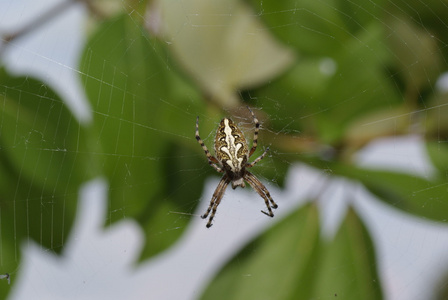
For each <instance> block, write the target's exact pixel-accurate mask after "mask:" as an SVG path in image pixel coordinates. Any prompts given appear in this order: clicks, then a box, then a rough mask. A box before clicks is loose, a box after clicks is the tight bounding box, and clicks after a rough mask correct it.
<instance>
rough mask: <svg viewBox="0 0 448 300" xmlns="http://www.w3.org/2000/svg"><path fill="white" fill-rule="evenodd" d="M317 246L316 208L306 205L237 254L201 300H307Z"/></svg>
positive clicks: (316, 260)
mask: <svg viewBox="0 0 448 300" xmlns="http://www.w3.org/2000/svg"><path fill="white" fill-rule="evenodd" d="M318 246H319V222H318V215H317V208H316V207H315V206H314V205H306V206H305V207H303V208H301V209H300V210H297V211H295V212H294V213H292V214H291V215H289V216H288V217H287V218H285V219H284V220H282V221H280V223H278V224H276V225H275V226H273V227H272V228H270V229H268V230H267V231H266V232H264V233H263V234H262V235H261V236H259V237H257V238H256V239H255V240H254V241H252V242H251V243H250V244H249V245H247V246H246V247H245V248H244V249H243V250H241V251H240V252H239V253H238V254H237V255H236V256H235V257H234V258H233V259H232V260H231V261H230V262H229V263H228V264H227V265H226V266H225V267H224V268H223V269H222V270H221V271H220V273H219V274H218V275H217V276H216V278H215V279H214V280H213V281H212V283H211V284H210V285H209V286H208V287H207V289H206V291H205V292H204V294H203V295H202V296H201V299H216V300H219V299H225V300H237V299H241V300H243V299H308V296H309V295H311V292H312V289H313V276H312V274H313V273H314V272H315V270H316V268H315V266H316V264H317V263H318V257H317V255H316V254H317V249H318ZM295 295H296V296H297V295H300V297H296V296H295Z"/></svg>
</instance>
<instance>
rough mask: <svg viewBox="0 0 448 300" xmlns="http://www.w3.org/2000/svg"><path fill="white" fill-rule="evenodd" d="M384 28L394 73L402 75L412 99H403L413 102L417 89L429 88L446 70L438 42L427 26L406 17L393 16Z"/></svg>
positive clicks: (417, 95)
mask: <svg viewBox="0 0 448 300" xmlns="http://www.w3.org/2000/svg"><path fill="white" fill-rule="evenodd" d="M386 28H387V30H388V34H387V43H388V45H389V48H390V50H391V51H392V53H393V57H394V64H395V69H396V71H397V73H398V74H397V76H399V77H401V78H403V81H404V83H405V88H406V89H407V90H406V93H408V94H407V95H406V96H407V97H408V98H409V97H413V98H414V99H406V100H407V101H409V100H414V101H416V100H418V99H417V97H419V91H421V90H422V89H424V88H432V87H433V86H434V83H435V81H436V79H437V78H438V77H439V75H440V73H441V72H442V71H443V70H444V69H445V70H446V66H445V67H443V66H444V65H443V64H442V61H443V58H442V56H441V52H440V51H439V45H438V41H437V40H436V38H435V36H434V34H432V33H431V32H429V31H428V29H427V28H420V27H419V26H417V25H416V24H415V23H414V22H413V21H412V20H411V19H409V18H408V17H403V16H401V17H400V16H393V17H391V18H389V20H388V21H387V26H386ZM395 77H396V76H395Z"/></svg>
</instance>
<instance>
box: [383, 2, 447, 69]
mask: <svg viewBox="0 0 448 300" xmlns="http://www.w3.org/2000/svg"><path fill="white" fill-rule="evenodd" d="M387 8H388V14H389V15H390V16H399V15H400V16H407V18H408V19H409V20H411V21H412V22H413V23H414V25H418V26H419V27H420V28H421V29H423V30H424V31H426V32H427V33H431V34H434V38H435V40H437V41H438V42H439V43H440V45H439V47H438V50H437V52H438V53H442V55H443V56H444V57H445V59H444V61H447V56H448V49H447V47H445V45H446V37H447V36H448V26H447V24H446V20H447V19H448V6H447V5H446V3H445V2H444V1H434V0H431V1H413V2H409V1H405V0H399V1H394V2H393V5H390V6H388V7H387ZM410 50H411V49H410ZM445 69H446V67H445Z"/></svg>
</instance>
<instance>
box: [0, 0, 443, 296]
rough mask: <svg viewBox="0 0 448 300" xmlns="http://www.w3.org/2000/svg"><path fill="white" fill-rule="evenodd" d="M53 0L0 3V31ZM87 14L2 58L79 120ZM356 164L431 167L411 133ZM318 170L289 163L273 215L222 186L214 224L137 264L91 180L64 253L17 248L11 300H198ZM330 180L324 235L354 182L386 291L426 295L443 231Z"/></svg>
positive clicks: (198, 223) (132, 237)
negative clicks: (107, 224) (47, 88)
mask: <svg viewBox="0 0 448 300" xmlns="http://www.w3.org/2000/svg"><path fill="white" fill-rule="evenodd" d="M55 2H57V0H45V1H44V0H41V1H35V0H14V1H13V0H9V1H8V0H0V8H1V9H0V31H1V32H7V31H8V30H12V29H17V28H19V27H20V26H21V25H22V24H25V23H26V22H27V21H28V20H29V19H30V18H32V17H33V16H36V15H38V14H39V13H40V12H42V11H43V10H45V9H46V8H47V7H49V6H51V5H52V4H54V3H55ZM84 21H85V20H84V11H83V9H82V6H80V5H75V6H74V7H73V8H72V9H71V10H70V11H68V12H67V13H66V14H64V15H63V16H60V17H59V18H57V19H56V20H55V21H54V22H52V23H50V24H48V25H46V26H45V27H43V28H41V29H39V30H38V31H36V32H33V34H32V35H30V36H29V37H26V38H23V39H22V40H19V41H17V42H15V43H14V44H12V45H10V46H9V48H8V52H7V53H6V56H5V58H6V62H5V64H6V66H7V67H8V68H9V69H10V70H13V71H14V72H15V73H17V74H22V75H27V74H34V75H36V76H39V78H41V79H42V80H44V81H45V82H47V83H49V84H51V85H52V87H53V88H55V89H56V90H57V91H58V92H59V93H60V94H62V96H63V98H64V99H67V101H68V102H69V103H70V106H71V107H72V108H73V109H74V111H75V112H76V114H77V116H78V117H80V118H81V119H84V120H88V119H89V118H90V112H89V109H88V105H87V104H86V102H85V100H84V96H83V92H82V89H81V88H80V87H81V85H80V83H79V80H78V76H79V74H78V73H79V72H78V71H77V69H78V67H77V60H78V58H79V55H80V51H81V50H82V46H83V43H84V38H85V37H84V35H83V33H84V29H85V23H84ZM360 163H361V164H363V165H365V166H381V165H382V166H385V167H391V166H395V167H397V168H400V169H401V170H403V169H405V170H408V171H410V172H413V173H416V174H423V175H428V174H431V172H432V167H431V166H430V165H429V163H428V159H427V157H426V155H425V153H424V149H423V146H422V143H421V140H420V139H419V138H418V137H414V136H410V137H404V138H391V139H388V140H382V141H379V142H378V143H375V144H373V145H371V146H370V147H368V148H367V149H366V150H365V151H363V153H362V154H361V155H360ZM321 176H322V175H321V173H320V172H317V171H315V170H312V169H310V168H308V167H306V166H303V165H296V166H293V167H291V170H290V172H289V174H288V177H287V180H286V181H287V184H286V188H285V190H283V191H282V190H279V189H278V188H276V187H275V186H273V185H269V189H270V191H271V193H272V195H273V197H274V199H276V201H277V202H278V203H279V209H277V211H276V218H274V219H272V220H271V219H268V218H266V217H265V216H264V215H262V214H260V213H259V211H260V207H262V206H263V205H264V203H263V201H261V206H260V203H258V202H256V201H249V200H248V199H249V198H252V197H253V191H252V190H250V189H245V190H242V189H237V190H235V191H233V190H231V189H229V190H228V191H227V194H226V196H225V198H224V200H223V203H222V204H221V205H220V208H219V214H218V215H217V218H218V219H217V220H219V222H215V224H214V226H213V228H212V230H207V229H206V228H205V223H204V221H203V220H202V219H200V218H199V217H197V218H193V221H192V222H191V224H190V225H189V228H188V229H187V230H186V232H185V234H184V236H183V237H182V238H181V239H180V240H179V241H178V243H176V245H174V246H173V247H172V248H171V249H169V250H168V251H166V252H165V253H163V254H161V255H160V256H158V257H155V258H153V259H151V260H148V261H146V262H144V263H142V264H139V265H137V264H136V262H135V260H136V259H137V257H138V253H139V250H140V248H141V247H142V244H143V241H144V236H143V232H142V231H141V230H140V228H139V227H138V226H137V225H136V223H134V222H133V221H131V220H129V221H123V222H120V223H118V224H116V225H115V226H113V227H111V228H108V229H107V230H105V231H104V230H103V229H102V228H101V224H103V221H102V220H103V218H104V217H105V203H106V199H105V197H106V196H105V195H106V190H107V183H106V182H105V181H104V180H102V179H96V180H94V181H92V182H90V183H88V184H86V185H85V186H84V187H83V189H82V193H81V199H80V207H79V214H78V220H77V223H76V227H75V229H74V232H73V234H72V235H71V236H70V239H69V241H68V242H67V244H66V245H65V246H66V250H65V255H64V256H63V257H62V258H55V257H53V256H52V255H51V254H50V253H49V252H47V251H43V250H42V249H40V247H38V246H37V245H34V244H30V245H23V250H24V251H25V255H24V259H23V263H22V268H23V270H22V272H20V273H18V272H16V273H13V274H12V278H11V280H12V281H15V285H14V290H13V293H12V295H11V299H46V300H51V299H120V300H121V299H196V298H197V297H198V296H199V295H200V293H201V290H202V288H203V287H204V285H205V284H206V281H207V280H209V279H210V278H211V276H212V275H213V274H214V272H216V270H217V268H218V267H219V266H220V265H221V264H222V263H223V262H224V261H225V259H227V258H229V257H231V256H232V254H234V253H235V252H236V251H237V250H238V245H241V243H243V242H244V241H247V238H248V237H250V236H253V235H255V234H256V233H257V232H259V231H261V230H263V228H265V227H266V226H268V225H269V224H271V223H270V222H275V221H277V220H279V219H280V218H281V216H282V215H285V214H286V213H288V211H290V210H291V209H293V208H294V207H297V206H298V205H300V204H301V201H303V200H300V199H303V197H304V196H305V195H306V194H307V191H309V189H310V188H311V187H312V186H313V182H316V180H319V178H321ZM217 180H218V179H217V178H216V177H213V178H211V179H210V180H209V181H208V182H207V184H206V186H205V188H204V196H203V197H202V200H201V204H200V205H199V207H198V210H199V211H198V212H197V214H198V215H199V214H200V213H201V212H202V211H203V210H204V209H205V207H206V206H207V204H208V201H209V196H210V195H211V194H212V193H213V190H214V188H215V187H216V184H217ZM297 182H299V183H300V184H297ZM332 185H333V187H332V188H331V195H330V193H329V195H328V196H327V197H324V198H325V199H326V203H321V206H322V209H323V220H324V227H325V229H326V233H327V234H331V232H332V231H333V229H334V228H336V227H337V223H338V222H339V220H340V216H341V215H342V213H343V212H344V207H345V205H346V203H345V202H344V201H345V200H344V199H346V197H344V195H345V193H346V189H347V188H354V189H355V190H356V193H358V194H359V195H360V197H359V198H360V199H362V200H360V201H359V202H357V203H354V205H355V206H356V207H357V208H358V212H360V213H361V214H362V215H363V219H364V220H365V221H366V222H367V225H368V227H369V229H370V231H371V234H372V236H373V238H374V239H375V245H377V246H378V248H377V257H378V261H379V271H380V273H381V277H382V278H383V283H384V288H385V292H386V295H387V297H386V298H387V299H392V300H399V299H400V300H401V299H407V300H413V299H415V300H417V299H423V297H425V296H427V295H428V293H429V292H430V291H431V290H432V288H433V284H434V280H435V279H437V278H438V275H440V272H442V271H444V270H445V269H446V267H448V266H447V262H446V249H448V228H447V227H446V226H441V225H439V224H436V223H433V222H428V221H424V220H421V219H417V218H413V217H410V216H408V215H405V214H402V213H400V212H398V211H396V210H393V209H391V208H390V207H387V206H385V205H384V204H382V203H380V202H379V201H376V200H374V199H371V196H369V195H368V194H367V193H365V192H363V190H362V189H360V188H359V187H356V186H353V184H351V183H349V182H347V181H345V180H338V181H335V182H333V183H332ZM231 198H232V201H226V200H229V199H231ZM277 199H278V200H277ZM298 199H299V200H298ZM235 200H236V201H235ZM0 267H1V266H0Z"/></svg>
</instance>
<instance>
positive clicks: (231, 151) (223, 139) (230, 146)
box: [215, 118, 249, 178]
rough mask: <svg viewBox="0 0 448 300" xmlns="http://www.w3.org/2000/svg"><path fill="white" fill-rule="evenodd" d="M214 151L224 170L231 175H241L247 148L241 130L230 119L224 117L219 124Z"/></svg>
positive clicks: (245, 160) (245, 161) (247, 151)
mask: <svg viewBox="0 0 448 300" xmlns="http://www.w3.org/2000/svg"><path fill="white" fill-rule="evenodd" d="M215 152H216V158H217V159H218V160H219V161H220V162H221V164H222V165H223V167H224V169H225V170H226V172H228V173H229V172H230V173H232V174H231V175H233V176H231V177H237V178H238V177H240V176H242V173H243V172H244V168H245V166H246V163H247V156H248V153H249V150H248V147H247V142H246V138H245V137H244V134H243V132H242V131H241V130H240V129H239V128H238V126H236V124H235V123H234V122H233V121H232V120H231V119H227V118H224V119H222V120H221V123H220V124H219V127H218V131H217V132H216V138H215ZM240 174H241V175H240Z"/></svg>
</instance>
